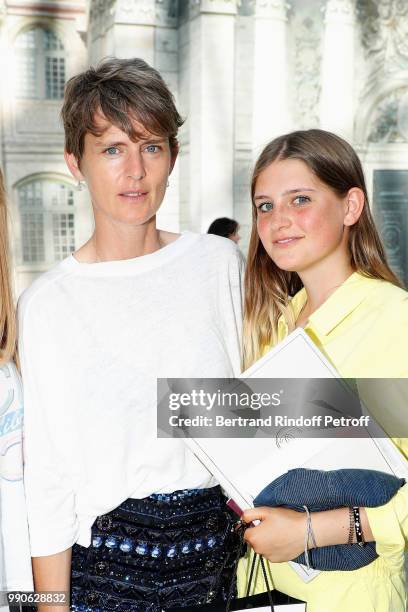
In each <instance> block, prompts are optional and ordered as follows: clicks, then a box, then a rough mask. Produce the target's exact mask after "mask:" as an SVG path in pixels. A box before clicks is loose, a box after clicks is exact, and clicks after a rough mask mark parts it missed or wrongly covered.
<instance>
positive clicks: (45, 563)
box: [32, 548, 72, 612]
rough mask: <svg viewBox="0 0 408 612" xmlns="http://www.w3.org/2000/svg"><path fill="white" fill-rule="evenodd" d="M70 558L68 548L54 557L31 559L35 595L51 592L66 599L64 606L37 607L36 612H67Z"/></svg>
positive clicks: (70, 550) (69, 549)
mask: <svg viewBox="0 0 408 612" xmlns="http://www.w3.org/2000/svg"><path fill="white" fill-rule="evenodd" d="M71 556H72V548H68V549H67V550H64V551H62V552H60V553H57V554H55V555H48V556H46V557H33V558H32V562H33V574H34V587H35V591H36V593H38V592H41V591H52V592H55V593H64V594H66V597H67V604H66V605H64V606H61V605H55V606H54V605H43V606H41V605H39V606H38V612H69V609H70V604H69V597H70V580H71Z"/></svg>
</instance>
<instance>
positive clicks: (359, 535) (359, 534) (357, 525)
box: [352, 506, 365, 546]
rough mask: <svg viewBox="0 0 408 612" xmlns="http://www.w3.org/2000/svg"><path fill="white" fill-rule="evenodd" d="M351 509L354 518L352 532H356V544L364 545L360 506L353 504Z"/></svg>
mask: <svg viewBox="0 0 408 612" xmlns="http://www.w3.org/2000/svg"><path fill="white" fill-rule="evenodd" d="M352 511H353V518H354V532H355V534H356V541H357V544H358V545H359V546H365V540H364V535H363V528H362V527H361V518H360V508H359V507H358V506H353V507H352Z"/></svg>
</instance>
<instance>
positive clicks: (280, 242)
mask: <svg viewBox="0 0 408 612" xmlns="http://www.w3.org/2000/svg"><path fill="white" fill-rule="evenodd" d="M302 238H303V236H290V237H289V238H281V239H279V240H274V241H273V244H274V245H276V246H279V247H285V246H289V245H291V244H294V243H295V242H297V241H298V240H301V239H302Z"/></svg>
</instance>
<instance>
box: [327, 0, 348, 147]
mask: <svg viewBox="0 0 408 612" xmlns="http://www.w3.org/2000/svg"><path fill="white" fill-rule="evenodd" d="M354 11H355V9H354V1H353V0H327V5H326V16H325V31H324V39H323V52H322V94H321V104H320V125H321V127H322V128H323V129H326V130H330V131H332V132H335V133H337V134H339V135H340V136H343V137H344V138H345V139H346V140H350V141H352V140H353V123H354V105H353V100H354V97H355V96H354V62H355V54H354V36H355V15H354Z"/></svg>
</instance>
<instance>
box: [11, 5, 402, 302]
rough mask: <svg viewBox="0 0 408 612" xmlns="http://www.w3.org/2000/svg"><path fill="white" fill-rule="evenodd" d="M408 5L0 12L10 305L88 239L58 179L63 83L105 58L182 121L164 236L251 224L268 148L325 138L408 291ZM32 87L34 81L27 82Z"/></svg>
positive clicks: (62, 172)
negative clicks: (135, 66) (138, 60)
mask: <svg viewBox="0 0 408 612" xmlns="http://www.w3.org/2000/svg"><path fill="white" fill-rule="evenodd" d="M407 40H408V3H407V2H405V1H402V0H381V1H380V0H290V1H289V2H285V1H284V0H89V2H88V3H86V2H85V1H84V0H75V1H74V0H73V1H65V0H62V1H57V0H47V1H46V2H42V1H41V0H40V1H38V0H37V1H34V0H33V1H30V0H10V1H7V0H0V43H1V45H2V54H1V56H2V57H3V70H2V75H3V83H2V86H1V90H2V93H1V122H0V141H1V149H0V158H1V159H0V161H1V164H2V167H3V169H4V172H5V176H6V182H7V188H8V191H9V195H10V206H11V210H12V232H13V258H14V266H15V270H16V284H17V291H18V292H19V291H21V289H23V288H24V287H25V286H27V284H28V283H29V282H30V281H31V279H32V278H33V277H34V276H35V275H36V274H38V273H39V272H41V271H43V270H45V269H47V268H48V267H49V266H50V265H52V263H54V261H57V260H58V259H59V258H61V257H63V256H65V255H66V254H67V253H68V252H69V251H70V250H72V249H73V248H74V247H75V246H79V244H81V242H83V241H84V240H85V239H86V238H87V236H88V235H89V233H90V231H91V229H92V223H91V215H90V209H89V202H88V196H87V193H86V192H83V191H82V192H78V191H77V190H76V188H75V184H74V182H73V180H72V179H71V178H70V176H69V174H68V172H67V170H66V169H65V165H64V161H63V157H62V148H63V137H62V132H61V127H60V124H59V122H58V111H59V109H60V105H61V95H62V83H63V81H64V80H66V79H67V78H69V77H70V76H71V75H72V74H75V72H77V71H79V70H81V69H82V68H84V67H85V66H87V65H88V64H90V63H91V64H94V63H96V62H98V61H99V60H100V59H101V58H103V57H106V56H112V55H116V56H118V57H133V56H139V57H143V58H144V59H146V60H147V61H148V62H150V63H151V64H152V65H154V66H155V67H156V68H158V69H159V70H160V72H161V73H162V74H163V76H164V78H165V80H166V82H167V83H168V84H169V86H170V88H171V90H172V91H173V92H174V95H175V97H176V100H177V103H178V106H179V108H180V110H181V113H182V115H183V116H184V117H185V119H186V121H185V124H184V126H183V127H182V129H181V133H180V145H181V149H180V155H179V159H178V162H177V164H176V167H175V170H174V172H173V174H172V176H171V180H170V187H169V189H168V192H167V195H166V199H165V202H164V203H163V206H162V209H161V211H160V213H159V223H160V225H161V226H162V227H165V228H167V229H170V230H176V231H177V230H184V229H191V230H195V231H205V230H206V229H207V227H208V225H209V223H210V222H211V221H212V220H213V219H214V218H215V217H218V216H224V215H225V216H233V217H235V218H236V219H238V221H239V222H240V224H241V226H242V234H243V236H244V239H243V249H244V250H245V246H246V244H247V241H248V233H249V226H250V222H251V207H250V201H249V178H250V171H251V166H252V164H253V161H254V159H255V158H256V156H257V154H258V153H259V152H260V149H261V148H262V146H263V144H265V143H266V142H267V141H268V140H270V139H271V138H272V137H273V136H276V135H278V134H281V133H283V132H285V131H288V130H292V129H298V128H309V127H321V128H324V129H329V130H332V131H334V132H337V133H338V134H340V135H342V136H344V137H345V138H346V139H348V140H349V141H350V142H351V143H352V144H353V145H354V146H355V147H356V149H357V150H358V152H359V154H360V156H361V159H362V161H363V164H364V168H365V171H366V176H367V181H368V189H369V194H370V198H371V202H372V206H373V209H374V213H375V215H376V218H377V219H378V223H379V224H380V228H381V233H382V235H383V239H384V241H385V244H386V248H387V251H388V255H389V257H390V260H391V263H392V265H393V266H394V268H395V269H396V270H397V272H399V274H400V275H401V276H402V277H403V278H404V280H405V282H408V238H407V237H408V43H407ZM33 75H34V77H33Z"/></svg>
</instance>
